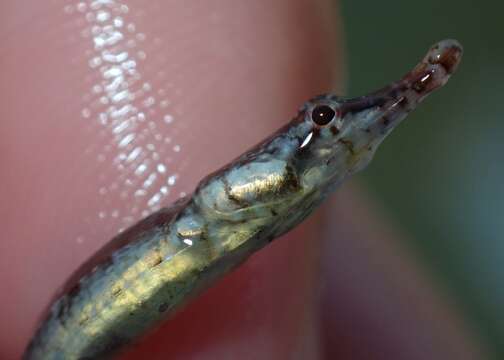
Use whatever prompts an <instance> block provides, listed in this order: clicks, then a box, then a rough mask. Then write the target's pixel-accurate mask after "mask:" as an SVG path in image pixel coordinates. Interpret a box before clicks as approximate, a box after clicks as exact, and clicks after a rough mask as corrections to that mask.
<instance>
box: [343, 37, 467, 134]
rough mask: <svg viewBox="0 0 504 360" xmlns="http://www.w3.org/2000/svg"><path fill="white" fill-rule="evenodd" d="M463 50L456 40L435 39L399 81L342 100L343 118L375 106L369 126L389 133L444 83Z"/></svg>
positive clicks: (454, 69)
mask: <svg viewBox="0 0 504 360" xmlns="http://www.w3.org/2000/svg"><path fill="white" fill-rule="evenodd" d="M462 53H463V49H462V46H461V45H460V43H459V42H458V41H456V40H452V39H449V40H443V41H440V42H438V43H437V44H435V45H433V46H432V47H431V48H430V49H429V51H428V52H427V54H426V55H425V57H424V58H423V59H422V61H420V62H419V63H418V65H416V66H415V67H414V68H413V69H412V70H411V71H410V72H408V73H407V74H406V75H404V76H403V77H402V78H401V79H400V80H398V81H396V82H393V83H391V84H390V85H388V86H385V87H384V88H382V89H380V90H378V91H375V92H373V93H371V94H369V95H366V96H362V97H358V98H354V99H348V100H345V101H343V102H342V104H341V107H340V108H339V111H340V113H341V115H342V117H345V116H347V115H353V116H352V117H355V116H356V115H357V114H358V113H361V112H367V111H368V110H372V109H374V110H376V111H373V116H372V119H369V120H370V122H368V124H367V127H368V129H369V130H372V129H371V128H376V127H379V128H380V132H381V133H384V132H387V133H388V131H389V130H391V129H392V128H393V127H395V126H396V125H397V124H398V123H399V122H400V121H401V120H402V119H403V118H404V117H406V115H407V114H408V113H409V112H410V111H412V110H413V109H415V108H416V106H417V105H418V104H419V103H420V102H421V101H422V100H423V99H424V98H425V97H426V96H428V95H429V94H431V93H432V92H433V91H434V90H436V89H438V88H440V87H442V86H443V85H445V84H446V82H447V81H448V79H449V78H450V76H451V75H452V74H453V73H454V72H455V71H456V69H457V67H458V65H459V64H460V61H461V58H462Z"/></svg>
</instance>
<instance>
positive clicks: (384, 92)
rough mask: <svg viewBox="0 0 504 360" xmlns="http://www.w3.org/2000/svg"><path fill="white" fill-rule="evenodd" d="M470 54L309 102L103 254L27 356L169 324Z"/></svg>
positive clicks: (84, 347)
mask: <svg viewBox="0 0 504 360" xmlns="http://www.w3.org/2000/svg"><path fill="white" fill-rule="evenodd" d="M461 54H462V48H461V46H460V45H459V44H458V43H457V42H456V41H454V40H445V41H443V42H440V43H438V44H436V45H434V46H433V47H432V48H431V49H430V50H429V52H428V54H427V56H426V57H425V58H424V59H423V60H422V61H421V62H420V63H419V64H418V65H417V66H416V67H415V68H414V69H413V70H412V71H411V72H410V73H408V74H406V75H405V76H404V77H403V78H402V79H400V80H399V81H397V82H395V83H392V84H391V85H389V86H387V87H385V88H383V89H381V90H378V91H376V92H374V93H371V94H370V95H367V96H363V97H358V98H355V99H343V98H340V97H337V96H334V95H323V96H318V97H316V98H314V99H312V100H310V101H308V102H307V103H306V104H304V105H303V106H302V107H301V109H300V110H299V113H298V114H297V116H296V117H295V118H294V119H293V120H291V121H290V122H289V123H288V124H287V125H285V126H284V127H282V128H281V129H279V130H278V131H277V132H276V133H274V134H273V135H271V136H270V137H269V138H267V139H266V140H264V141H263V142H261V143H260V144H258V145H257V146H255V147H254V148H252V149H250V150H249V151H247V152H246V153H245V154H244V155H242V156H240V157H239V158H237V159H235V160H234V161H232V162H230V163H229V164H228V165H226V166H225V167H223V168H222V169H220V170H218V171H216V172H214V173H213V174H210V175H208V176H207V177H206V178H205V179H203V180H202V181H201V182H200V183H199V185H198V186H197V188H196V190H195V191H194V193H193V194H192V195H190V196H188V197H186V198H184V199H181V200H179V201H178V202H176V203H175V204H173V205H172V206H171V207H167V208H163V209H161V210H159V211H158V212H156V213H154V214H152V215H150V216H149V217H147V218H145V219H143V220H141V221H140V222H139V223H137V224H136V225H134V226H133V227H131V228H130V229H128V230H126V231H125V232H123V233H121V234H119V235H117V236H116V238H114V239H112V241H111V242H110V243H108V244H107V245H106V246H105V247H104V248H102V249H101V250H100V251H99V252H98V253H96V254H95V255H94V256H93V257H92V258H91V259H90V260H89V261H88V262H87V263H86V264H84V265H83V266H82V267H81V268H80V269H79V270H78V271H77V272H76V273H75V274H74V275H73V276H72V277H71V278H70V279H69V280H68V282H67V284H66V285H65V286H64V288H63V290H62V291H61V292H60V293H59V294H58V295H57V296H56V297H55V299H54V301H53V303H52V305H51V307H50V308H49V310H48V312H47V314H46V316H45V318H44V320H43V321H42V322H41V324H40V326H39V328H38V330H37V332H36V334H35V336H34V337H33V339H32V340H31V342H30V345H29V346H28V349H27V351H26V352H25V354H24V359H26V360H28V359H54V360H56V359H58V360H59V359H81V360H82V359H102V358H110V357H112V356H113V355H115V354H117V353H118V352H119V351H121V350H123V349H124V348H125V347H126V345H128V344H131V343H133V342H135V341H136V340H137V339H138V338H140V337H141V336H143V335H144V334H145V333H146V332H148V331H149V330H150V329H152V328H155V327H156V326H158V325H159V324H160V323H161V322H163V321H165V320H166V319H167V318H169V317H170V316H171V315H173V314H174V313H175V312H176V311H177V310H178V309H180V307H181V306H183V305H184V304H186V303H187V302H188V301H189V300H190V299H191V298H194V297H195V296H197V295H198V293H199V292H200V291H202V290H203V289H205V288H207V287H208V286H210V285H211V284H212V283H214V282H215V281H216V280H218V279H219V278H220V277H222V276H223V275H225V274H226V273H228V272H229V271H231V270H232V269H234V268H236V267H237V266H239V265H240V264H241V263H243V262H244V261H245V260H246V259H247V258H248V257H249V256H250V255H252V254H253V253H254V252H255V251H257V250H259V249H260V248H262V247H264V246H265V245H267V244H268V243H270V242H271V241H273V240H274V239H276V238H278V237H279V236H281V235H282V234H284V233H286V232H288V231H289V230H290V229H292V228H293V227H295V226H296V225H297V224H299V223H300V222H302V220H303V219H304V218H306V217H307V216H308V215H309V214H311V213H312V212H313V210H314V209H315V208H316V207H317V206H318V205H319V204H320V203H321V202H322V201H323V200H324V199H325V198H326V197H327V195H328V194H329V193H331V192H332V191H334V190H335V189H336V188H337V187H338V186H339V185H340V184H341V183H342V182H343V181H344V180H345V179H347V178H348V177H349V176H351V175H352V174H354V173H355V172H357V171H359V170H361V169H362V168H364V167H365V166H366V165H367V164H368V163H369V161H370V160H371V158H372V157H373V155H374V153H375V151H376V148H377V147H378V145H379V144H380V143H381V142H382V140H383V139H384V138H385V137H386V136H387V135H388V134H389V133H390V132H391V131H392V130H393V129H394V128H395V127H396V126H397V124H399V123H400V122H401V121H402V120H403V119H404V118H405V117H406V115H407V114H408V113H409V112H410V111H411V110H413V109H414V108H415V107H416V106H417V105H418V104H419V103H420V102H421V101H422V100H423V98H424V97H425V96H427V95H428V94H430V93H431V92H432V91H433V90H434V89H436V88H438V87H440V86H442V85H444V84H445V83H446V81H447V80H448V78H449V76H450V75H451V74H452V73H453V72H454V70H455V68H456V67H457V65H458V63H459V61H460V58H461Z"/></svg>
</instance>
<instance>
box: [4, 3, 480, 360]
mask: <svg viewBox="0 0 504 360" xmlns="http://www.w3.org/2000/svg"><path fill="white" fill-rule="evenodd" d="M66 4H67V2H65V1H59V0H54V1H51V2H38V1H27V0H24V1H19V0H17V1H14V0H9V1H3V2H2V4H1V5H0V14H2V15H0V16H1V20H2V22H0V43H2V48H1V49H0V69H1V74H2V81H1V82H0V94H1V95H2V96H1V97H0V119H2V122H1V123H0V136H1V137H2V138H1V141H0V150H1V151H0V154H1V155H0V156H1V157H0V159H1V160H2V164H3V165H4V166H3V168H4V169H8V171H2V173H1V175H0V181H1V184H2V186H0V196H1V198H2V199H3V201H2V203H1V204H0V215H1V218H2V219H3V220H2V228H3V231H4V235H3V239H2V242H1V243H0V284H1V286H2V288H3V289H2V291H0V293H1V294H2V295H1V301H2V306H1V307H0V319H2V321H1V322H0V358H1V359H16V358H19V356H20V354H21V352H22V350H23V348H24V346H25V345H26V343H27V341H28V339H29V337H30V336H31V334H32V331H33V327H34V325H35V319H37V318H38V316H39V314H40V313H41V311H42V310H43V309H44V307H45V306H46V304H47V302H48V301H49V299H50V297H51V296H52V294H53V293H54V291H55V290H56V289H57V288H58V286H60V285H61V284H62V282H63V281H64V280H65V279H66V278H67V277H68V275H69V274H70V273H71V272H72V271H73V270H74V269H75V268H76V266H78V264H80V263H81V262H83V261H84V260H85V259H86V258H87V257H88V256H89V255H91V253H92V252H93V251H95V250H96V249H97V248H98V247H99V246H100V245H102V244H103V243H105V242H106V241H108V240H109V239H110V237H111V236H112V235H113V234H115V232H116V231H117V230H118V228H119V226H120V225H119V224H118V222H117V221H114V220H113V219H110V221H105V222H104V221H99V220H97V219H96V214H97V213H98V212H99V211H100V210H101V209H102V206H103V204H102V203H101V198H100V197H99V196H98V195H97V192H96V189H97V188H98V187H99V184H98V183H97V174H98V173H100V174H105V176H106V178H107V179H111V180H110V181H113V179H114V177H115V176H117V173H116V172H115V171H114V169H113V167H112V166H110V167H107V166H103V165H101V164H99V163H98V162H97V160H96V156H90V155H89V154H86V151H85V149H88V148H89V147H90V144H91V145H92V144H96V143H100V144H101V143H104V142H105V143H107V142H110V141H111V139H109V138H107V137H105V138H103V137H98V136H97V132H96V128H95V127H92V126H90V124H89V121H86V120H87V119H83V118H82V117H81V116H80V114H81V111H82V109H83V106H84V105H83V103H84V102H85V99H84V100H83V98H82V95H83V94H85V93H86V92H87V91H88V89H89V87H90V84H92V83H90V82H89V81H92V78H91V80H90V77H89V73H90V69H89V67H88V58H86V56H85V54H86V50H87V49H88V48H89V46H88V45H89V40H85V39H82V38H81V37H79V34H78V31H77V30H76V29H77V28H76V27H75V24H74V23H72V21H71V18H70V17H68V16H67V15H66V14H65V13H64V12H63V8H64V6H65V5H66ZM127 4H128V6H129V7H130V9H132V10H131V13H132V14H137V15H134V16H136V17H135V23H136V25H137V26H138V28H141V29H142V31H143V32H144V33H145V34H146V35H147V36H148V39H149V38H150V39H153V38H155V37H159V38H160V39H162V43H161V45H159V46H157V47H153V46H152V45H150V44H151V43H149V42H148V41H146V42H145V47H146V51H147V52H148V54H149V57H148V58H147V60H146V61H145V65H144V67H143V70H142V71H143V75H144V76H145V77H146V78H147V79H151V80H152V83H153V84H154V85H155V86H163V83H164V82H167V81H168V80H167V79H170V81H173V83H174V84H175V86H174V87H173V88H169V89H167V92H168V95H167V96H168V97H169V98H170V99H173V103H174V105H173V106H174V108H175V109H178V110H179V113H178V116H177V118H176V124H177V125H176V126H175V127H174V130H166V131H167V132H168V133H169V134H170V135H172V136H173V137H174V138H176V139H177V141H178V143H179V144H180V145H181V148H182V151H181V154H180V155H178V156H175V157H174V158H173V162H172V163H171V165H170V166H172V167H173V168H176V169H178V174H179V175H180V179H181V181H180V182H178V183H177V185H176V189H177V191H176V192H174V193H173V194H172V195H171V196H170V197H169V198H168V199H166V200H165V201H164V203H165V204H169V203H170V202H171V201H173V200H174V199H175V198H176V195H177V192H180V191H186V192H189V191H191V190H192V189H193V187H194V186H195V184H196V183H197V181H198V180H200V179H201V178H202V177H203V176H204V175H206V174H207V173H209V172H210V171H212V170H215V169H216V168H218V167H219V166H221V165H223V164H224V163H226V162H227V161H229V160H230V159H231V158H233V157H235V156H237V155H238V154H240V153H242V152H243V151H244V150H246V149H247V148H248V147H250V146H251V145H253V144H254V143H256V142H258V141H259V140H261V139H262V138H263V137H264V136H265V135H268V134H269V133H271V132H272V131H273V130H275V129H276V128H278V127H279V126H280V125H282V124H284V123H285V122H286V121H287V120H288V119H289V118H290V117H291V116H292V115H294V113H295V111H296V110H297V108H298V106H299V105H300V104H302V102H303V101H305V100H306V99H307V98H309V97H311V96H313V95H314V94H318V93H322V92H327V91H330V90H331V89H333V88H334V84H337V85H341V84H342V76H341V70H342V66H341V59H342V58H343V57H342V54H341V47H342V42H341V40H340V34H339V31H338V30H339V26H338V24H340V20H339V18H338V13H337V11H336V10H335V9H333V6H332V2H330V1H325V0H319V1H309V0H276V1H274V2H272V1H270V0H258V1H254V2H250V1H249V2H236V1H232V0H216V1H212V2H196V3H194V4H191V5H190V6H189V7H188V5H187V2H181V1H175V0H171V1H161V0H159V1H148V2H147V1H140V0H132V1H129V2H127ZM132 16H133V15H132ZM72 34H75V36H72ZM415 60H416V59H412V61H415ZM174 65H177V66H174ZM159 68H162V69H165V73H164V75H163V76H164V77H162V78H161V79H160V75H159V72H158V71H157V70H158V69H159ZM398 75H400V74H398ZM177 90H178V92H177ZM170 131H173V133H171V132H170ZM92 154H94V153H92ZM352 192H354V191H353V190H349V188H348V187H347V188H345V189H343V195H338V196H337V197H336V198H335V199H334V200H333V201H332V202H333V203H336V205H335V208H334V209H330V210H329V212H330V213H331V214H333V213H335V214H341V215H344V214H347V217H348V214H352V213H353V211H354V210H359V209H362V208H363V207H364V208H366V206H367V205H365V204H364V205H359V204H362V203H366V201H367V200H361V201H360V202H357V203H358V204H357V205H356V204H355V203H356V202H355V201H354V199H353V195H351V194H352ZM111 201H112V203H113V205H114V206H115V207H117V208H121V209H122V208H124V207H127V205H125V204H124V201H123V200H122V199H120V197H119V196H117V197H116V198H114V199H112V200H111ZM326 210H327V207H326ZM364 212H365V211H364ZM362 217H363V218H364V224H362V223H356V222H352V221H348V218H345V216H341V217H339V218H338V217H337V218H336V220H334V221H332V225H331V226H334V227H335V228H336V229H337V231H339V232H342V234H343V235H342V237H343V238H344V239H346V241H343V244H347V245H348V244H353V242H352V240H358V239H360V238H364V239H366V238H370V237H371V238H374V239H376V241H377V242H378V243H380V245H379V246H378V247H379V248H380V249H381V250H380V251H381V252H383V253H384V255H383V259H390V258H394V256H399V257H401V256H405V257H408V256H409V255H408V254H406V253H402V252H401V251H399V252H398V253H399V255H397V254H398V253H397V250H394V251H392V250H390V248H394V246H396V245H394V246H391V245H390V243H391V240H390V239H391V238H396V237H397V235H396V234H392V235H390V232H387V231H383V230H382V229H378V230H376V226H374V227H373V226H371V225H368V224H375V223H376V222H374V221H373V220H370V219H372V218H373V217H374V215H373V214H372V213H366V215H365V216H362ZM90 228H92V232H90V230H89V229H90ZM323 228H324V226H323V222H322V219H321V212H318V213H317V215H315V216H312V217H311V218H310V219H309V220H308V222H307V223H305V224H303V225H302V226H300V227H298V228H297V229H296V230H295V231H294V232H292V233H291V234H289V235H287V236H284V237H283V238H282V239H279V240H278V241H276V242H274V243H273V244H272V245H271V246H270V247H268V248H267V249H265V250H264V251H261V252H260V253H259V254H257V255H255V256H254V257H253V258H252V259H251V260H250V261H248V262H247V263H246V264H244V265H243V266H242V267H241V268H240V269H239V270H238V271H236V272H234V273H232V274H231V275H230V276H228V277H226V278H225V279H224V280H223V281H221V282H219V283H218V284H217V285H216V286H215V287H213V288H211V289H210V290H208V291H207V292H205V293H204V294H203V295H202V296H201V297H199V298H198V299H196V300H195V301H194V302H193V303H192V304H191V305H190V306H189V307H187V308H186V309H185V310H183V311H182V312H181V313H179V314H178V315H177V316H176V317H175V318H174V319H173V320H172V321H170V322H168V323H166V324H165V325H164V326H163V327H161V328H160V329H158V330H157V331H156V332H155V333H154V334H152V335H151V336H149V337H148V338H146V339H144V340H143V341H142V342H141V344H140V345H139V346H138V347H136V348H135V349H133V350H132V351H131V353H129V354H127V355H125V356H123V357H122V358H124V359H135V358H143V357H145V356H147V355H148V356H149V358H150V359H166V358H169V359H179V358H181V359H216V358H219V359H234V358H240V359H258V358H260V359H316V358H324V356H325V355H324V354H326V356H330V355H328V354H332V355H334V354H336V355H341V356H342V358H363V359H364V358H369V357H366V354H365V353H362V354H361V353H359V352H358V351H355V349H358V348H360V349H362V348H365V349H368V351H369V352H370V353H371V354H382V355H387V356H388V357H383V358H391V356H392V357H394V356H395V358H405V359H412V358H419V359H420V358H422V357H421V355H422V354H423V355H425V354H428V355H429V356H428V358H431V359H445V358H458V359H463V358H467V359H470V358H472V356H473V355H474V354H475V353H476V352H477V350H476V349H477V348H476V346H475V345H474V343H473V342H472V341H471V338H470V335H469V334H468V332H467V331H466V330H465V329H464V325H463V324H461V323H460V321H459V320H457V319H456V317H457V315H458V314H456V313H455V311H453V310H450V309H449V304H448V303H447V302H445V301H444V300H443V299H442V298H440V297H439V296H437V295H435V294H434V291H435V290H433V289H432V288H431V287H430V286H429V285H428V284H425V281H424V280H418V279H417V278H418V277H421V276H419V275H418V273H419V272H421V270H419V268H418V266H417V265H415V263H414V262H413V261H404V262H402V263H401V266H402V268H403V270H402V271H404V272H405V273H407V274H409V275H408V276H407V279H406V281H413V282H414V284H420V288H419V290H417V291H418V292H419V295H418V298H419V299H422V301H417V302H413V303H414V304H416V305H418V307H415V309H420V310H419V311H417V310H412V309H410V308H406V307H404V306H403V307H399V310H398V313H396V314H394V315H391V316H390V318H397V319H398V320H397V323H396V324H395V327H394V328H399V329H400V328H406V327H407V328H408V329H411V328H413V329H411V330H410V331H409V332H408V333H407V334H403V335H402V336H403V339H402V340H401V343H400V344H397V343H396V339H397V336H398V332H397V331H395V332H394V331H384V332H381V331H380V330H379V329H377V330H376V333H375V332H373V331H369V332H367V333H366V334H364V335H359V329H374V327H380V326H387V321H390V322H392V321H393V320H390V319H389V320H387V321H383V320H376V319H374V318H373V317H372V316H366V315H365V314H366V312H365V311H370V310H369V309H374V311H372V312H373V313H374V312H378V313H380V311H381V310H383V309H384V308H387V309H389V308H392V309H394V308H395V306H396V305H397V304H396V300H395V299H397V298H399V299H400V298H401V297H402V296H403V295H404V294H405V292H404V291H403V288H402V287H401V285H400V284H396V283H394V281H388V282H385V284H384V285H383V291H385V292H387V291H389V290H390V289H393V291H395V292H396V294H397V296H396V297H394V298H391V299H386V302H387V304H386V305H383V306H381V305H376V304H375V303H374V301H373V300H372V295H370V294H371V293H369V294H364V295H362V294H359V296H360V297H361V298H360V302H359V304H360V305H355V306H353V307H352V310H351V311H352V312H353V311H355V313H359V314H364V315H362V316H361V317H360V318H359V321H358V324H355V323H354V322H353V321H349V320H348V318H343V315H344V313H345V310H343V309H347V307H345V304H346V303H350V302H352V294H355V291H353V290H352V288H351V287H349V286H348V285H349V284H351V283H352V282H354V281H355V279H352V278H351V277H350V280H348V279H347V280H341V276H340V277H338V276H335V277H333V276H331V275H329V276H327V274H330V273H331V272H333V271H339V272H341V271H343V272H344V268H341V267H339V268H337V269H333V266H334V264H335V263H338V262H337V261H339V260H342V259H343V258H344V257H347V255H348V254H347V253H345V254H343V255H342V254H339V255H336V257H334V258H332V257H330V256H329V255H327V254H325V255H324V256H321V252H322V246H324V242H323V241H322V240H321V237H322V235H321V232H322V229H323ZM357 228H359V229H360V232H357V234H356V231H355V229H357ZM90 233H91V234H92V235H93V236H88V237H86V238H85V241H84V242H83V243H82V244H79V243H77V242H76V241H75V239H76V237H77V236H78V235H79V234H90ZM336 233H337V232H336ZM392 243H393V241H392ZM328 244H332V246H330V247H328V249H332V250H331V251H332V252H337V251H338V249H334V248H333V246H334V242H328ZM326 246H327V243H326ZM348 246H349V247H347V248H346V249H347V250H348V249H352V247H351V245H348ZM344 249H345V248H344ZM391 254H392V255H391ZM338 256H339V258H338ZM349 256H350V259H347V261H348V263H349V264H348V266H349V267H351V266H355V267H356V268H358V269H367V268H368V267H366V266H367V265H366V261H367V259H363V258H361V257H360V255H359V252H353V253H350V255H349ZM338 259H339V260H338ZM408 259H409V258H408ZM350 260H353V261H350ZM384 261H385V260H384ZM321 262H322V266H320V264H321ZM324 264H325V265H324ZM327 264H332V265H327ZM404 269H406V270H404ZM324 270H325V271H326V272H323V271H324ZM363 271H365V270H363ZM375 271H376V272H377V275H376V278H372V277H371V278H369V279H366V282H367V283H368V284H373V283H375V282H376V281H379V279H380V276H383V274H386V275H387V276H389V278H388V279H390V278H392V279H396V277H395V276H396V275H394V271H389V270H387V271H384V270H383V269H379V268H378V269H375ZM380 271H381V273H380ZM321 274H326V277H325V278H323V279H325V280H322V281H321ZM321 284H322V285H324V287H323V288H322V289H321ZM361 284H362V285H364V284H365V282H362V283H361ZM380 284H381V283H380ZM378 288H379V289H382V288H380V287H378ZM324 289H331V291H327V290H324ZM375 289H376V288H375ZM407 291H408V290H406V293H407ZM368 296H369V297H370V299H367V297H368ZM321 299H322V300H321ZM399 302H400V301H399ZM321 303H322V304H323V305H324V307H322V308H320V304H321ZM420 304H424V305H422V306H420ZM377 306H378V307H379V308H378V309H376V307H377ZM423 311H425V312H429V314H437V315H438V316H436V326H435V327H434V328H430V327H429V325H428V324H429V321H428V320H426V319H424V313H423ZM411 313H413V314H411ZM401 314H402V315H401ZM405 314H408V315H407V316H406V315H405ZM441 315H442V316H441ZM347 316H348V315H347ZM432 316H434V315H432ZM339 319H344V320H345V319H346V320H345V321H346V322H344V324H345V325H344V327H341V326H340V325H338V321H339ZM411 322H414V323H415V324H417V326H413V327H412V326H411ZM324 330H325V331H330V332H331V333H333V334H338V335H339V336H337V337H336V338H334V337H333V336H330V335H324V334H322V333H321V332H323V331H324ZM377 333H380V337H379V340H377V336H376V335H377ZM419 337H421V339H424V341H425V343H429V341H432V342H433V344H434V345H432V346H431V347H430V348H429V351H428V352H423V351H424V350H423V349H418V348H417V347H415V346H414V344H415V341H414V339H417V338H419ZM404 339H407V341H406V342H408V341H409V342H410V343H411V344H412V345H411V346H405V345H404V341H403V340H404ZM324 341H327V342H328V344H329V345H327V343H324ZM356 344H358V345H356ZM443 344H446V345H443ZM327 349H330V351H327ZM352 354H353V355H354V356H353V355H352ZM359 354H361V355H359ZM332 355H331V356H330V357H329V358H333V357H332ZM367 355H369V354H367ZM397 356H399V357H397ZM378 358H382V357H380V356H378Z"/></svg>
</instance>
